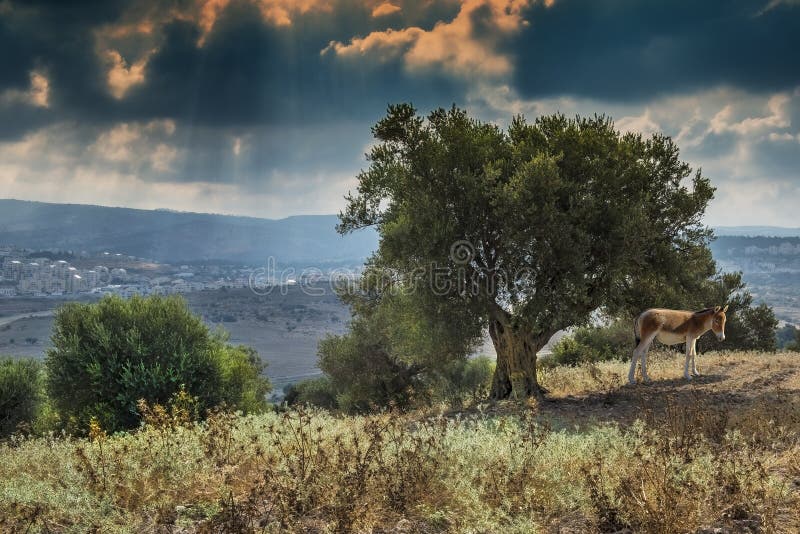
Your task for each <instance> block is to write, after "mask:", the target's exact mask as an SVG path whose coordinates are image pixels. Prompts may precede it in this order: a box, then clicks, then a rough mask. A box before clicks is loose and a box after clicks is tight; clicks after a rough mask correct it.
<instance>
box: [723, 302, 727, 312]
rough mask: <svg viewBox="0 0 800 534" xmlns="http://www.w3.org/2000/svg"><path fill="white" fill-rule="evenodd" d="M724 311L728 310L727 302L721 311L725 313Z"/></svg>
mask: <svg viewBox="0 0 800 534" xmlns="http://www.w3.org/2000/svg"><path fill="white" fill-rule="evenodd" d="M726 311H728V305H727V304H726V305H725V307H724V308H722V313H725V312H726Z"/></svg>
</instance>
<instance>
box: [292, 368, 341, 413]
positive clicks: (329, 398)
mask: <svg viewBox="0 0 800 534" xmlns="http://www.w3.org/2000/svg"><path fill="white" fill-rule="evenodd" d="M284 392H285V395H286V396H285V397H284V400H285V401H286V404H288V405H290V406H295V405H300V406H302V405H305V404H311V405H312V406H319V407H320V408H327V409H329V410H331V409H334V408H336V407H337V403H336V392H335V391H334V390H333V385H332V384H331V381H330V379H329V378H328V377H327V376H321V377H319V378H310V379H308V380H303V381H302V382H297V383H296V384H290V385H289V386H287V387H286V388H285V390H284Z"/></svg>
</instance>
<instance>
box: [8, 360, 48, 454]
mask: <svg viewBox="0 0 800 534" xmlns="http://www.w3.org/2000/svg"><path fill="white" fill-rule="evenodd" d="M43 393H44V381H43V373H42V365H41V364H40V363H39V362H37V361H36V360H32V359H14V358H7V357H3V358H0V438H4V437H7V436H9V435H11V434H12V433H13V432H14V431H16V430H17V428H18V427H19V425H20V424H21V423H28V424H29V425H31V428H32V427H33V424H34V422H35V420H36V417H37V415H38V413H39V410H40V407H41V405H42V402H43V401H44V394H43Z"/></svg>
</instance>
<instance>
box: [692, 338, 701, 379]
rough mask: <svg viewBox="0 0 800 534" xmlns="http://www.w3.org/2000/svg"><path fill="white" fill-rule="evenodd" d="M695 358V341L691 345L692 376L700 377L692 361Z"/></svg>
mask: <svg viewBox="0 0 800 534" xmlns="http://www.w3.org/2000/svg"><path fill="white" fill-rule="evenodd" d="M695 358H697V340H696V339H695V340H694V342H693V343H692V376H700V371H698V370H697V365H696V364H695V362H694V360H695Z"/></svg>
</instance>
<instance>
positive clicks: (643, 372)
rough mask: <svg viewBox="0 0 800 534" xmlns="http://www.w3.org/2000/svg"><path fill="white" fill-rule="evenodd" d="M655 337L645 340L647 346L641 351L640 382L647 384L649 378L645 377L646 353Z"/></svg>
mask: <svg viewBox="0 0 800 534" xmlns="http://www.w3.org/2000/svg"><path fill="white" fill-rule="evenodd" d="M654 338H655V336H653V337H651V338H650V339H648V340H647V344H646V345H645V346H644V349H643V350H642V382H645V383H649V382H650V377H649V376H648V375H647V351H648V350H650V344H651V343H653V339H654Z"/></svg>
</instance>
